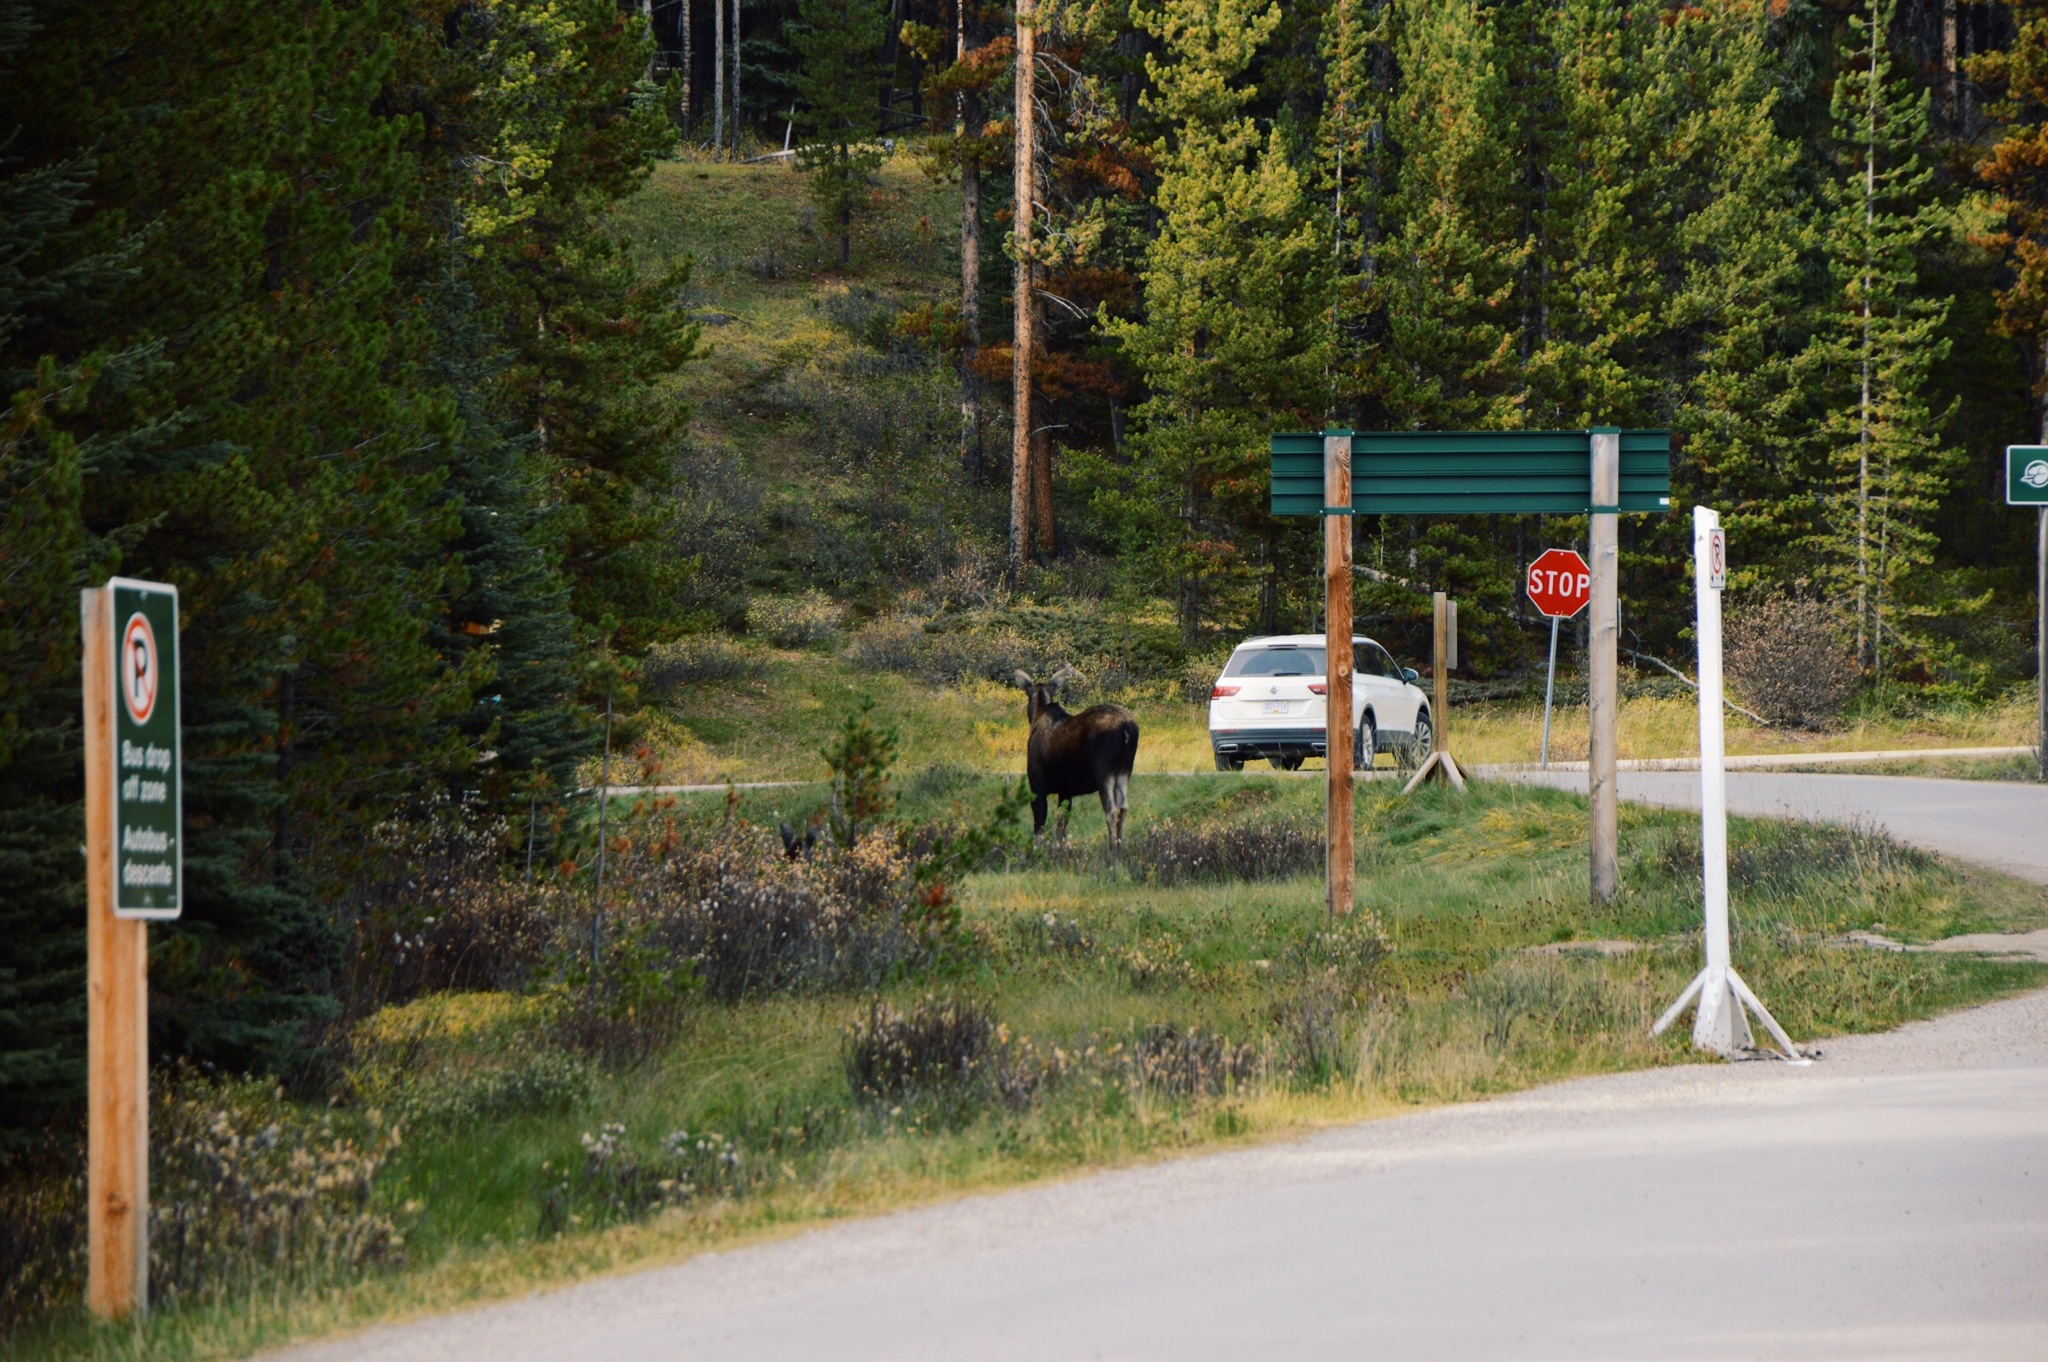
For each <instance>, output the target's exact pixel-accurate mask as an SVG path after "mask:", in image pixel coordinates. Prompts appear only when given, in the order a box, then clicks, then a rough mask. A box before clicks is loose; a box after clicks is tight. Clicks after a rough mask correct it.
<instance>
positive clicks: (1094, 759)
mask: <svg viewBox="0 0 2048 1362" xmlns="http://www.w3.org/2000/svg"><path fill="white" fill-rule="evenodd" d="M1080 679H1081V673H1079V672H1078V671H1075V670H1074V669H1073V668H1072V667H1071V666H1067V667H1061V668H1060V669H1059V670H1058V671H1056V672H1054V673H1053V674H1052V676H1051V677H1049V678H1048V679H1046V680H1044V681H1033V680H1032V679H1031V677H1030V676H1029V675H1028V674H1027V673H1025V672H1021V671H1020V672H1018V673H1017V675H1016V681H1017V684H1018V686H1019V687H1021V688H1022V689H1023V691H1024V695H1025V697H1026V698H1025V710H1024V712H1025V714H1026V716H1027V717H1028V718H1029V719H1030V721H1031V741H1030V745H1029V746H1028V747H1027V748H1026V758H1025V771H1026V772H1027V773H1028V775H1029V776H1030V779H1031V793H1032V795H1033V798H1032V801H1031V832H1032V835H1033V836H1036V835H1038V834H1039V833H1041V832H1043V831H1045V810H1046V801H1047V800H1049V799H1058V800H1059V801H1060V822H1059V831H1060V832H1061V834H1062V835H1064V834H1065V832H1066V830H1067V814H1068V813H1069V812H1070V809H1069V805H1070V804H1072V802H1073V800H1074V798H1075V796H1077V795H1086V794H1093V795H1096V796H1098V797H1100V798H1101V800H1102V818H1103V821H1104V822H1105V823H1107V824H1108V825H1109V844H1110V845H1111V846H1117V845H1119V844H1120V843H1122V841H1123V839H1124V815H1125V814H1126V813H1128V812H1129V811H1130V803H1131V799H1130V794H1131V765H1132V763H1133V762H1135V761H1137V759H1138V721H1137V720H1136V719H1133V718H1132V717H1131V712H1130V711H1129V710H1127V709H1125V708H1124V707H1123V706H1122V705H1094V706H1092V707H1090V708H1088V709H1084V710H1082V711H1081V712H1080V713H1079V714H1069V713H1067V711H1066V710H1064V709H1062V708H1060V703H1059V693H1060V691H1061V690H1062V689H1063V688H1064V687H1065V686H1066V684H1067V683H1068V682H1070V681H1078V680H1080Z"/></svg>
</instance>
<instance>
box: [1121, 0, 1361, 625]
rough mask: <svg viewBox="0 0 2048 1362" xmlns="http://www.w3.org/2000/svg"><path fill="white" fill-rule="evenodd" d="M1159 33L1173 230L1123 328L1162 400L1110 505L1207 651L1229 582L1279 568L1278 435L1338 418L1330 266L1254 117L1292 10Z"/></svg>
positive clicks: (1153, 97) (1166, 9)
mask: <svg viewBox="0 0 2048 1362" xmlns="http://www.w3.org/2000/svg"><path fill="white" fill-rule="evenodd" d="M1141 22H1142V23H1144V24H1145V26H1146V27H1147V29H1148V31H1150V32H1151V33H1152V34H1153V35H1154V36H1155V37H1156V38H1158V39H1159V40H1160V42H1161V43H1162V45H1163V46H1164V48H1165V55H1164V57H1163V58H1158V57H1148V58H1147V61H1146V67H1147V70H1148V72H1149V73H1150V75H1151V78H1152V81H1153V85H1154V92H1153V93H1151V94H1148V95H1147V96H1146V101H1147V104H1148V106H1149V107H1150V109H1151V110H1152V112H1153V113H1154V114H1155V115H1156V116H1157V117H1158V118H1159V119H1160V121H1161V123H1162V124H1163V125H1164V127H1165V128H1166V133H1165V135H1164V136H1163V137H1162V139H1161V140H1160V143H1159V145H1158V146H1157V147H1156V149H1155V155H1156V157H1157V166H1158V174H1159V188H1158V193H1157V199H1156V202H1157V205H1158V211H1159V215H1160V219H1161V222H1160V228H1159V233H1158V236H1157V237H1156V238H1155V239H1154V241H1153V243H1152V246H1151V248H1150V250H1149V251H1148V252H1147V253H1146V258H1145V268H1144V288H1145V315H1144V318H1143V320H1142V321H1132V322H1122V323H1114V324H1112V325H1111V327H1110V331H1111V334H1112V335H1113V336H1115V337H1116V338H1117V340H1118V341H1119V342H1120V343H1121V344H1122V346H1123V353H1124V356H1125V359H1126V361H1127V362H1128V363H1129V364H1130V365H1131V367H1132V368H1133V369H1134V370H1135V371H1136V372H1137V373H1138V374H1139V375H1141V376H1142V378H1143V379H1144V381H1145V383H1146V384H1147V385H1148V387H1149V389H1150V391H1151V394H1152V395H1151V397H1150V398H1149V399H1148V400H1147V401H1146V402H1145V403H1144V404H1143V405H1142V406H1140V407H1139V408H1138V409H1137V411H1136V412H1135V413H1134V414H1135V416H1136V417H1137V420H1138V423H1139V433H1138V434H1137V435H1136V436H1135V437H1134V439H1133V441H1132V451H1133V456H1134V458H1133V466H1132V468H1131V470H1130V478H1129V480H1128V482H1127V484H1126V485H1125V486H1123V487H1121V488H1119V489H1116V490H1114V491H1110V492H1106V493H1105V494H1104V495H1103V497H1102V498H1101V501H1102V503H1103V504H1104V505H1105V507H1107V508H1108V509H1110V510H1111V511H1112V513H1113V514H1115V515H1117V516H1118V517H1119V518H1120V519H1121V520H1122V522H1123V524H1124V526H1125V533H1126V536H1127V542H1129V543H1130V544H1131V546H1132V547H1133V549H1134V550H1136V555H1137V556H1138V557H1139V558H1140V559H1141V560H1142V561H1143V562H1144V564H1145V566H1146V568H1147V570H1148V572H1149V574H1150V576H1151V577H1152V580H1153V581H1154V582H1155V583H1156V584H1157V585H1159V586H1161V587H1163V588H1165V589H1167V590H1169V591H1170V592H1171V593H1172V595H1173V597H1174V599H1175V604H1176V607H1177V611H1178V615H1179V620H1180V626H1181V632H1182V635H1183V637H1184V638H1185V639H1187V640H1188V641H1189V642H1193V641H1195V640H1196V639H1197V638H1199V636H1200V635H1201V634H1202V633H1203V631H1204V629H1205V627H1206V625H1207V624H1208V623H1209V621H1211V620H1212V619H1214V618H1216V616H1217V614H1218V612H1219V608H1221V607H1224V606H1226V604H1227V602H1226V601H1225V600H1224V599H1221V597H1222V593H1223V591H1224V590H1225V589H1226V588H1227V587H1229V586H1230V585H1232V584H1236V585H1238V586H1245V585H1256V584H1258V582H1259V579H1260V578H1262V577H1266V576H1270V575H1271V574H1273V573H1275V572H1276V571H1278V564H1277V563H1276V562H1275V556H1276V555H1275V554H1274V552H1273V551H1272V549H1273V546H1275V545H1277V543H1278V542H1279V535H1280V532H1281V530H1280V527H1279V526H1278V525H1276V524H1275V522H1274V521H1273V519H1272V517H1271V516H1270V515H1269V514H1268V513H1267V511H1266V493H1267V488H1266V477H1265V469H1266V459H1267V454H1266V435H1267V433H1268V432H1269V431H1271V430H1273V429H1276V428H1281V427H1284V426H1300V425H1304V424H1320V418H1321V417H1322V416H1323V414H1324V412H1325V409H1326V407H1327V402H1328V398H1327V386H1326V379H1325V357H1326V353H1327V348H1328V340H1329V310H1328V295H1327V291H1326V290H1327V280H1328V273H1329V272H1328V255H1327V251H1326V246H1325V243H1326V237H1325V236H1324V234H1323V233H1322V232H1321V231H1319V230H1318V223H1317V220H1316V218H1315V215H1314V213H1313V211H1312V209H1311V206H1310V203H1309V200H1308V196H1307V183H1306V180H1305V177H1304V175H1303V172H1302V170H1301V168H1300V165H1299V151H1298V149H1297V147H1296V146H1295V144H1294V141H1293V139H1292V138H1291V137H1290V135H1289V134H1288V132H1287V131H1286V130H1285V129H1284V128H1282V127H1273V128H1268V129H1266V130H1264V131H1261V129H1260V128H1259V127H1258V125H1257V122H1256V121H1255V120H1254V119H1253V118H1252V116H1251V115H1250V114H1249V113H1247V112H1246V106H1247V105H1249V104H1250V103H1251V101H1252V100H1253V98H1254V97H1255V96H1256V94H1257V91H1256V88H1255V87H1253V86H1251V85H1250V84H1249V83H1248V82H1246V81H1245V80H1244V79H1243V75H1244V72H1245V71H1246V70H1247V69H1248V68H1249V67H1250V65H1251V63H1252V60H1253V57H1254V56H1255V54H1256V53H1257V51H1258V50H1259V47H1260V45H1261V44H1262V43H1264V42H1265V41H1266V40H1267V39H1268V38H1269V37H1270V36H1271V35H1272V33H1273V32H1274V30H1275V29H1276V28H1277V27H1278V26H1279V23H1280V12H1279V9H1278V8H1277V7H1276V6H1272V5H1270V4H1261V3H1259V2H1258V0H1218V2H1217V3H1209V2H1208V0H1167V2H1166V3H1164V4H1161V5H1160V6H1159V7H1158V8H1157V9H1154V10H1149V11H1146V12H1145V13H1144V14H1143V15H1142V16H1141ZM1298 537H1299V538H1301V539H1306V538H1308V536H1307V535H1305V534H1304V535H1300V536H1298ZM1262 559H1263V561H1261V560H1262Z"/></svg>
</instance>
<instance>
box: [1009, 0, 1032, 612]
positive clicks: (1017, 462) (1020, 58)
mask: <svg viewBox="0 0 2048 1362" xmlns="http://www.w3.org/2000/svg"><path fill="white" fill-rule="evenodd" d="M1031 24H1032V14H1031V0H1017V75H1016V81H1015V84H1016V87H1017V107H1016V120H1015V121H1016V162H1017V194H1016V198H1017V204H1016V222H1015V233H1014V235H1015V239H1016V257H1017V276H1016V278H1017V282H1016V286H1015V287H1014V288H1013V289H1012V290H1011V292H1012V293H1013V294H1014V295H1015V300H1014V301H1015V308H1014V317H1015V320H1014V323H1013V326H1014V337H1013V346H1014V354H1013V355H1012V358H1011V364H1010V387H1011V394H1010V411H1011V422H1010V426H1011V429H1010V582H1011V585H1012V586H1014V587H1022V586H1023V585H1024V582H1025V579H1026V577H1027V575H1028V573H1029V571H1030V557H1031V347H1032V340H1033V336H1032V322H1033V320H1034V317H1033V314H1034V313H1035V312H1036V310H1037V309H1036V308H1035V307H1034V306H1033V298H1032V295H1031V286H1032V282H1033V281H1032V277H1031V275H1032V268H1033V266H1032V260H1031V217H1032V207H1033V204H1032V200H1033V198H1034V196H1035V194H1036V188H1035V186H1034V184H1033V178H1034V176H1033V170H1034V166H1033V164H1032V162H1033V158H1034V157H1035V156H1036V154H1037V153H1036V151H1035V150H1034V148H1033V146H1032V142H1033V140H1034V133H1035V132H1036V129H1035V127H1034V126H1033V125H1034V122H1035V120H1036V118H1037V114H1036V112H1035V110H1034V109H1033V107H1032V106H1033V95H1034V93H1035V92H1034V91H1033V89H1032V83H1033V81H1034V80H1035V79H1036V78H1037V61H1036V59H1035V58H1036V52H1035V50H1034V49H1035V45H1036V37H1035V35H1034V33H1033V32H1032V28H1031Z"/></svg>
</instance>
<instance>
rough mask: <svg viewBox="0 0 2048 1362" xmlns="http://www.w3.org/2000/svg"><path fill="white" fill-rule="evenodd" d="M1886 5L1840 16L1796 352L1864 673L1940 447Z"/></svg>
mask: <svg viewBox="0 0 2048 1362" xmlns="http://www.w3.org/2000/svg"><path fill="white" fill-rule="evenodd" d="M1896 8H1897V6H1896V0H1868V3H1867V4H1866V6H1865V7H1864V9H1863V11H1862V12H1861V13H1859V14H1856V15H1852V16H1851V17H1850V21H1849V34H1850V39H1851V42H1852V46H1851V48H1850V50H1849V53H1848V54H1847V60H1846V62H1845V65H1844V69H1843V70H1842V71H1841V72H1840V73H1839V75H1838V77H1837V80H1836V84H1835V96H1834V101H1833V105H1832V113H1833V141H1832V150H1833V159H1834V174H1833V175H1832V177H1831V178H1830V179H1829V181H1828V182H1827V184H1826V186H1825V195H1826V198H1825V205H1826V206H1825V216H1824V218H1823V220H1822V224H1821V240H1820V246H1821V250H1822V252H1823V254H1824V255H1825V257H1826V260H1827V264H1828V270H1829V281H1830V283H1829V293H1828V297H1827V299H1826V301H1825V303H1824V304H1823V308H1822V312H1821V318H1820V327H1819V329H1818V331H1817V334H1816V336H1815V339H1814V343H1813V345H1812V347H1811V349H1810V351H1809V353H1808V354H1807V356H1806V359H1805V363H1806V367H1807V372H1808V373H1809V374H1810V375H1811V377H1812V381H1813V383H1814V385H1815V389H1816V391H1817V393H1818V395H1819V397H1820V401H1821V407H1822V411H1823V415H1822V417H1821V419H1820V421H1819V426H1818V430H1817V432H1816V435H1817V439H1818V444H1819V459H1820V467H1819V470H1818V473H1819V487H1820V489H1821V491H1822V496H1823V498H1824V510H1823V523H1822V526H1821V529H1820V531H1819V534H1818V536H1817V538H1816V542H1815V544H1814V548H1815V549H1816V550H1817V552H1818V553H1819V555H1820V559H1821V561H1820V569H1821V574H1822V576H1823V579H1824V580H1825V581H1827V582H1828V583H1829V584H1830V586H1831V587H1832V588H1833V599H1834V600H1835V601H1836V602H1837V604H1838V606H1839V608H1841V609H1842V610H1843V612H1844V613H1845V614H1846V616H1847V619H1846V621H1845V623H1847V624H1848V625H1849V627H1850V628H1851V629H1852V630H1853V632H1854V635H1855V640H1856V652H1857V657H1858V659H1859V661H1860V662H1862V664H1863V665H1865V666H1867V667H1869V668H1871V669H1872V670H1873V671H1874V672H1876V673H1878V675H1880V676H1882V674H1883V665H1884V658H1885V657H1886V655H1887V652H1888V649H1887V643H1888V642H1890V641H1892V640H1900V641H1908V642H1911V641H1913V638H1914V632H1915V631H1914V630H1913V627H1912V617H1913V615H1914V614H1915V611H1914V610H1913V608H1912V607H1911V605H1910V604H1909V602H1908V601H1907V600H1905V599H1902V589H1903V588H1905V587H1906V585H1907V582H1908V580H1909V579H1910V578H1911V577H1912V576H1913V574H1914V573H1915V572H1916V571H1918V570H1919V569H1922V568H1924V567H1926V566H1927V565H1928V564H1929V563H1930V562H1932V560H1933V557H1934V551H1935V548H1936V544H1935V540H1934V535H1933V533H1932V532H1931V531H1930V530H1929V529H1928V527H1927V521H1928V519H1929V517H1930V515H1931V513H1932V511H1933V508H1934V504H1935V503H1936V501H1937V500H1938V499H1939V498H1940V496H1941V494H1942V491H1943V490H1944V488H1945V486H1946V475H1947V471H1948V467H1949V464H1950V461H1951V457H1952V456H1951V453H1950V451H1949V450H1947V449H1946V448H1944V446H1943V443H1942V439H1941V428H1942V426H1943V425H1944V424H1945V423H1946V419H1947V414H1946V413H1940V412H1935V411H1933V410H1932V409H1931V408H1930V406H1929V404H1928V400H1927V390H1928V386H1929V381H1930V378H1931V376H1932V372H1933V370H1934V368H1935V366H1937V365H1939V364H1940V363H1941V362H1942V360H1943V359H1944V358H1946V356H1947V354H1948V348H1949V347H1948V342H1947V340H1946V339H1945V338H1944V337H1943V336H1942V334H1941V331H1942V326H1943V324H1944V322H1945V321H1946V319H1947V316H1948V309H1949V302H1948V300H1947V299H1946V298H1939V297H1927V296H1924V294H1923V292H1922V290H1921V289H1920V287H1919V275H1920V266H1919V259H1918V256H1919V253H1920V251H1921V250H1922V249H1923V248H1924V247H1925V245H1926V243H1927V242H1928V240H1929V238H1930V237H1931V236H1932V235H1933V234H1934V233H1935V231H1936V230H1937V229H1938V227H1939V225H1940V223H1941V210H1940V207H1939V205H1938V204H1937V203H1936V202H1935V200H1934V198H1933V194H1932V185H1933V178H1934V176H1933V171H1932V169H1931V168H1930V167H1928V166H1927V165H1926V164H1925V163H1924V162H1923V161H1922V159H1921V155H1920V148H1921V147H1922V146H1923V145H1925V143H1926V140H1927V136H1928V94H1927V92H1926V91H1925V90H1922V89H1916V88H1915V87H1914V86H1913V84H1912V83H1911V82H1909V81H1908V80H1906V79H1904V78H1902V77H1901V76H1900V75H1899V73H1898V72H1897V70H1896V58H1895V57H1894V56H1893V54H1892V52H1891V50H1890V45H1889V34H1890V32H1891V26H1892V19H1893V16H1894V13H1895V11H1896Z"/></svg>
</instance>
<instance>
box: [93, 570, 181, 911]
mask: <svg viewBox="0 0 2048 1362" xmlns="http://www.w3.org/2000/svg"><path fill="white" fill-rule="evenodd" d="M107 587H108V594H109V595H110V596H111V597H112V598H113V609H112V611H111V612H110V616H109V617H110V620H111V624H112V628H113V631H114V637H113V646H112V647H111V648H110V649H109V653H108V655H109V656H110V657H111V658H112V659H113V663H114V753H113V756H114V915H115V916H116V917H124V918H174V917H176V916H178V912H179V909H180V907H181V906H182V903H183V897H184V894H183V891H184V847H183V846H182V845H181V843H182V841H183V834H184V828H183V821H184V820H183V816H182V815H183V812H184V802H183V791H182V789H181V788H180V785H181V782H180V779H179V776H180V771H179V758H180V756H181V755H182V754H181V752H180V750H179V700H180V698H181V697H180V695H179V685H178V589H177V588H176V587H173V586H165V585H164V584H163V583H161V582H136V581H130V580H129V579H127V578H125V577H116V578H114V579H113V580H111V581H109V582H108V583H107Z"/></svg>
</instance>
